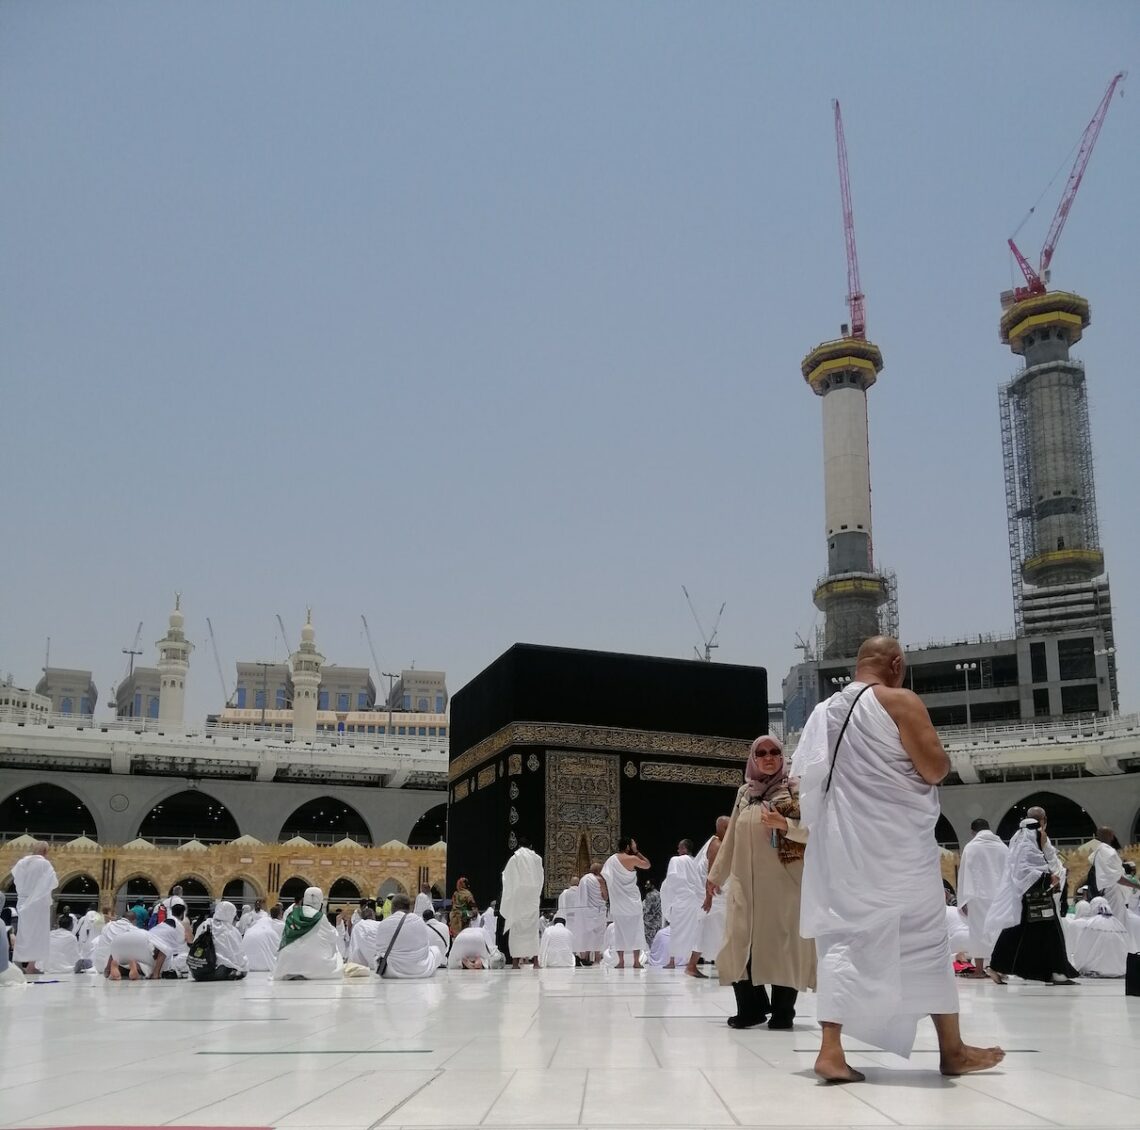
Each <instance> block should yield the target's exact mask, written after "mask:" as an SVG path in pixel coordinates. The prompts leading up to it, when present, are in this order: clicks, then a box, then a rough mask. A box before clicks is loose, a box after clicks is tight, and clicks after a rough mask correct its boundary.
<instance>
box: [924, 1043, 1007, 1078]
mask: <svg viewBox="0 0 1140 1130" xmlns="http://www.w3.org/2000/svg"><path fill="white" fill-rule="evenodd" d="M1003 1059H1005V1052H1003V1051H1002V1050H1001V1048H972V1047H970V1046H969V1045H968V1044H963V1045H962V1046H961V1047H960V1048H959V1049H958V1051H956V1052H954V1053H952V1054H947V1055H944V1056H942V1058H941V1059H940V1060H939V1062H938V1070H939V1071H941V1072H942V1074H943V1075H969V1074H971V1073H972V1072H975V1071H989V1070H990V1069H991V1068H994V1067H997V1065H998V1064H999V1063H1001V1061H1002V1060H1003Z"/></svg>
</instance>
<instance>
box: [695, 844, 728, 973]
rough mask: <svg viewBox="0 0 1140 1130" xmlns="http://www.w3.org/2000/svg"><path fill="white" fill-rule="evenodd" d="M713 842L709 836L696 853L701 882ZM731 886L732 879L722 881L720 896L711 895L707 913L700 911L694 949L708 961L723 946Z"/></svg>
mask: <svg viewBox="0 0 1140 1130" xmlns="http://www.w3.org/2000/svg"><path fill="white" fill-rule="evenodd" d="M714 840H716V836H709V838H708V839H707V840H706V841H705V846H704V847H703V848H701V850H700V851H699V852H697V856H696V859H697V864H698V865H699V867H700V869H701V881H702V882H707V881H708V877H709V849H710V848H711V847H712V845H713V841H714ZM731 885H732V878H731V877H729V878H728V879H726V880H725V881H724V886H723V887H721V889H720V894H717V895H713V898H712V906H711V907H710V908H709V910H708V912H707V913H706V912H705V911H703V910H702V911H701V934H700V938H699V939H698V941H699V944H698V945H697V946H696V948H697V949H698V950H700V952H701V953H702V954H703V955H704V956H705V957H706V958H708V959H709V960H716V955H717V954H718V953H720V950H721V947H722V946H723V945H724V923H725V911H726V908H727V906H728V889H729V887H730V886H731Z"/></svg>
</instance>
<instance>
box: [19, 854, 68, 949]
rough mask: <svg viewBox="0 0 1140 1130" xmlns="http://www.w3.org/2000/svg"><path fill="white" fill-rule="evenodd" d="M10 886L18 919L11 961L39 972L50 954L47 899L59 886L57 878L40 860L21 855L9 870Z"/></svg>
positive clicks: (42, 860)
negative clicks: (27, 964) (33, 967)
mask: <svg viewBox="0 0 1140 1130" xmlns="http://www.w3.org/2000/svg"><path fill="white" fill-rule="evenodd" d="M12 882H13V883H14V884H15V886H16V914H17V915H18V916H19V919H20V922H19V926H18V927H17V930H16V949H15V952H14V953H13V954H12V960H13V961H14V962H15V963H16V964H17V965H23V964H24V963H25V962H34V963H35V965H36V967H37V968H38V969H43V968H44V966H45V964H46V962H47V959H48V953H49V951H50V950H51V941H50V935H51V895H52V891H54V890H55V889H56V887H57V886H59V878H58V876H57V875H56V873H55V868H54V867H52V865H51V864H50V863H49V862H48V861H47V859H45V858H44V856H42V855H25V856H24V858H23V859H18V860H17V861H16V862H15V864H14V865H13V867H12Z"/></svg>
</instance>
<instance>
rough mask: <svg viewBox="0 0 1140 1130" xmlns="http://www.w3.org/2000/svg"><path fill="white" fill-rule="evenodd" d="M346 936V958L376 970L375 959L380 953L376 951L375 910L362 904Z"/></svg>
mask: <svg viewBox="0 0 1140 1130" xmlns="http://www.w3.org/2000/svg"><path fill="white" fill-rule="evenodd" d="M358 913H359V915H360V917H359V918H357V920H356V922H355V924H354V925H353V927H352V933H351V934H350V935H349V938H348V955H347V958H346V960H348V961H351V962H353V963H354V964H356V965H363V966H364V967H365V968H366V969H370V970H372V972H373V973H375V972H376V961H377V959H378V958H379V956H380V954H379V953H377V951H376V931H377V930H379V929H380V923H379V922H377V921H376V911H375V910H373V909H372V907H370V906H362V907H361V908H360V910H359V911H358Z"/></svg>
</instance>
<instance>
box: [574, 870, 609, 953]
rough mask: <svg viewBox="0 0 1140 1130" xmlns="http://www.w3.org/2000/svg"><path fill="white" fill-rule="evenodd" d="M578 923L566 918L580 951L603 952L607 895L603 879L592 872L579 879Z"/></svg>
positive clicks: (576, 911) (576, 912)
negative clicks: (603, 892)
mask: <svg viewBox="0 0 1140 1130" xmlns="http://www.w3.org/2000/svg"><path fill="white" fill-rule="evenodd" d="M575 917H576V918H577V925H576V926H575V924H574V923H572V922H571V921H570V919H569V918H567V919H566V925H567V926H569V927H570V932H571V933H572V934H573V935H574V944H575V946H577V947H578V950H577V951H578V953H587V954H588V953H601V952H602V948H603V946H604V945H605V939H606V897H605V895H604V894H602V881H601V880H600V879H599V878H598V877H597V875H593V874H591V873H590V872H587V873H586V874H585V875H583V876H582V878H581V879H579V880H578V903H577V907H576V909H575Z"/></svg>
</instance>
